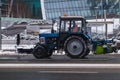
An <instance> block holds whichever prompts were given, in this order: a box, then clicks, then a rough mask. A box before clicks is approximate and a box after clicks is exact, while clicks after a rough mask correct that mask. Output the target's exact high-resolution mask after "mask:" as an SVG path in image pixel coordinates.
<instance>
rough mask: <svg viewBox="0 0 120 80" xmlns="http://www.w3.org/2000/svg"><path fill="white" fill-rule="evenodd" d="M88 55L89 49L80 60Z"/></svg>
mask: <svg viewBox="0 0 120 80" xmlns="http://www.w3.org/2000/svg"><path fill="white" fill-rule="evenodd" d="M89 53H90V49H89V48H87V50H86V53H85V54H84V55H83V57H82V58H85V57H86V56H87V55H89Z"/></svg>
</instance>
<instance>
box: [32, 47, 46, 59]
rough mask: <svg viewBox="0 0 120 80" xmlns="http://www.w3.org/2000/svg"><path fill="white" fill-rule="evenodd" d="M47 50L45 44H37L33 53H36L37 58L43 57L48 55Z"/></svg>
mask: <svg viewBox="0 0 120 80" xmlns="http://www.w3.org/2000/svg"><path fill="white" fill-rule="evenodd" d="M46 53H47V52H46V50H45V47H44V46H40V45H37V46H36V47H35V48H34V49H33V51H32V54H33V55H34V57H35V58H37V59H41V58H45V57H46Z"/></svg>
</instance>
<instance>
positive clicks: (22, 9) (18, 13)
mask: <svg viewBox="0 0 120 80" xmlns="http://www.w3.org/2000/svg"><path fill="white" fill-rule="evenodd" d="M1 1H2V3H3V5H2V16H3V17H14V18H35V19H42V11H41V2H40V0H1Z"/></svg>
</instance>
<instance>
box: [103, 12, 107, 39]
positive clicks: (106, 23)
mask: <svg viewBox="0 0 120 80" xmlns="http://www.w3.org/2000/svg"><path fill="white" fill-rule="evenodd" d="M104 22H105V37H106V40H107V32H108V27H107V23H106V10H104Z"/></svg>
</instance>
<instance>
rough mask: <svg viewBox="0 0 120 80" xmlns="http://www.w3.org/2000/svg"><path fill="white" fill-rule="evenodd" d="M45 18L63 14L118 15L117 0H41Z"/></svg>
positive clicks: (86, 15) (101, 16)
mask: <svg viewBox="0 0 120 80" xmlns="http://www.w3.org/2000/svg"><path fill="white" fill-rule="evenodd" d="M42 3H44V10H43V11H44V12H43V13H45V14H44V15H45V17H44V18H45V19H56V18H58V17H59V16H62V15H64V14H67V15H70V16H84V17H86V18H88V19H89V18H90V19H91V18H96V17H97V18H103V16H104V10H106V11H107V17H109V18H112V17H119V14H120V13H119V12H120V9H119V7H120V6H119V0H42Z"/></svg>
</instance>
